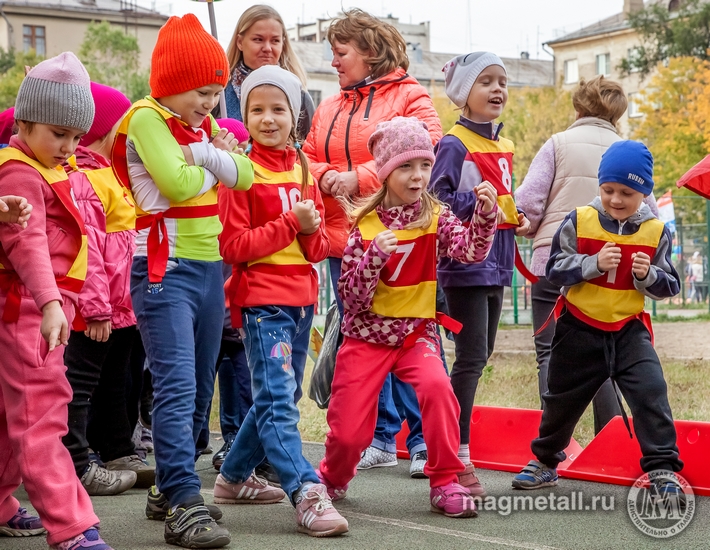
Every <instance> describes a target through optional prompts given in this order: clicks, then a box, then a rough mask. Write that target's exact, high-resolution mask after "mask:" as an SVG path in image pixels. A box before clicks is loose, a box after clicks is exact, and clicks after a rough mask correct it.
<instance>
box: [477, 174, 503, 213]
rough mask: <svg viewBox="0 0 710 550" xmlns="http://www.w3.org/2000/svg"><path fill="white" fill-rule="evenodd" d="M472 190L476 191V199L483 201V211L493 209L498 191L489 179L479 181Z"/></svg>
mask: <svg viewBox="0 0 710 550" xmlns="http://www.w3.org/2000/svg"><path fill="white" fill-rule="evenodd" d="M473 192H474V193H476V200H479V201H481V202H483V211H484V212H490V211H491V210H493V206H495V204H496V200H498V193H497V192H496V189H495V187H493V185H491V183H490V182H489V181H482V182H481V183H479V184H478V185H477V186H476V187H474V188H473Z"/></svg>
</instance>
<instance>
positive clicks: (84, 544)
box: [50, 527, 113, 550]
mask: <svg viewBox="0 0 710 550" xmlns="http://www.w3.org/2000/svg"><path fill="white" fill-rule="evenodd" d="M50 548H54V550H82V548H91V550H113V549H112V548H111V547H110V546H109V545H108V544H106V543H105V542H104V541H103V539H102V538H101V535H99V532H98V530H97V529H96V528H95V527H92V528H91V529H87V530H86V531H84V532H83V533H82V534H81V535H78V536H76V537H74V538H71V539H69V540H65V541H64V542H60V543H59V544H55V545H53V546H51V547H50Z"/></svg>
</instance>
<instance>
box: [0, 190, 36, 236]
mask: <svg viewBox="0 0 710 550" xmlns="http://www.w3.org/2000/svg"><path fill="white" fill-rule="evenodd" d="M31 213H32V205H31V204H28V202H27V199H26V198H24V197H16V196H14V195H8V196H6V197H0V222H6V223H16V224H18V225H21V226H22V229H24V228H25V227H27V220H29V219H30V214H31Z"/></svg>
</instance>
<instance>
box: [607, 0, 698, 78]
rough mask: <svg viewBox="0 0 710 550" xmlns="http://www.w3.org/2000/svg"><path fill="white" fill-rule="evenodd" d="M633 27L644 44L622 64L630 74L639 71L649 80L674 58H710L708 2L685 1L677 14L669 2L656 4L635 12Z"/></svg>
mask: <svg viewBox="0 0 710 550" xmlns="http://www.w3.org/2000/svg"><path fill="white" fill-rule="evenodd" d="M629 24H630V25H631V27H632V28H633V29H635V30H636V32H638V34H639V37H640V39H641V44H640V45H639V46H638V47H637V48H635V49H634V50H633V52H632V53H631V55H630V56H629V57H627V58H626V59H623V60H622V61H621V63H620V65H619V69H620V70H621V71H622V72H624V73H626V74H629V73H631V72H632V71H634V70H638V71H640V72H641V76H642V77H645V76H647V75H648V74H650V73H651V71H653V70H654V69H655V68H656V66H657V65H658V64H659V63H660V62H665V61H667V60H668V59H670V58H673V57H683V56H690V57H695V58H697V59H701V60H708V59H710V49H709V48H710V3H708V2H707V0H685V1H684V2H682V3H681V4H680V8H679V9H678V10H677V11H670V10H669V9H668V5H667V3H665V2H659V3H654V4H651V5H649V6H648V7H646V8H644V9H642V10H639V11H637V12H635V13H632V14H631V15H630V16H629Z"/></svg>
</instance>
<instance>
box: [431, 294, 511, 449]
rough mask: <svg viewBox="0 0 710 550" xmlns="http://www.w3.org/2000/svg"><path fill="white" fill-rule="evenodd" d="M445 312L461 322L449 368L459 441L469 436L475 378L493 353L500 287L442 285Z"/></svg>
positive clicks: (498, 317) (500, 303)
mask: <svg viewBox="0 0 710 550" xmlns="http://www.w3.org/2000/svg"><path fill="white" fill-rule="evenodd" d="M444 294H446V303H447V305H448V306H449V315H450V316H451V317H453V318H454V319H456V320H457V321H458V322H460V323H462V324H463V328H462V329H461V332H459V333H458V334H456V335H454V343H455V344H456V359H455V360H454V365H453V366H452V367H451V386H452V387H453V388H454V394H455V395H456V399H458V401H459V406H460V407H461V417H460V418H459V429H460V431H461V444H462V445H467V444H468V443H469V440H470V438H471V411H472V410H473V399H474V397H475V396H476V388H478V380H479V378H481V374H482V373H483V368H484V367H485V366H486V364H487V363H488V359H489V358H490V356H491V354H492V353H493V346H494V345H495V341H496V334H497V332H498V321H499V320H500V313H501V310H502V309H503V287H502V286H464V287H448V288H444Z"/></svg>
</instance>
